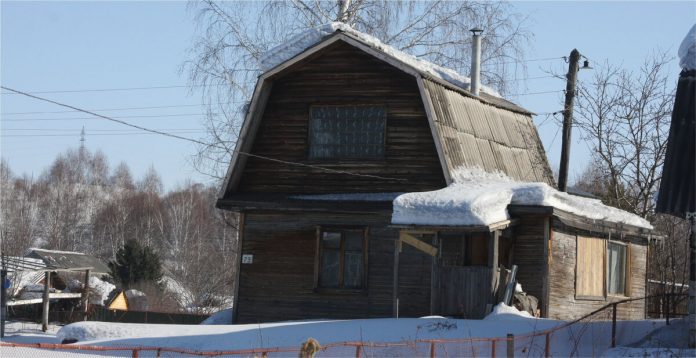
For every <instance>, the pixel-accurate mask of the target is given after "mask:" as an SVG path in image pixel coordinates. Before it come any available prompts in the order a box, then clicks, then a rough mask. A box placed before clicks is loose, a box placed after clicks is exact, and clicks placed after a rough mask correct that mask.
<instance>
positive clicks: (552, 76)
mask: <svg viewBox="0 0 696 358" xmlns="http://www.w3.org/2000/svg"><path fill="white" fill-rule="evenodd" d="M542 78H558V79H563V78H561V77H559V76H554V75H548V76H536V77H526V78H513V79H511V80H510V81H527V80H539V79H542Z"/></svg>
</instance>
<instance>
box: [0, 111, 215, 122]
mask: <svg viewBox="0 0 696 358" xmlns="http://www.w3.org/2000/svg"><path fill="white" fill-rule="evenodd" d="M78 112H79V111H78ZM211 114H213V115H215V114H218V113H211ZM202 115H203V114H201V113H180V114H152V115H136V116H119V117H111V118H160V117H189V116H202ZM84 119H93V117H66V118H12V119H3V120H2V121H3V122H24V121H74V120H84Z"/></svg>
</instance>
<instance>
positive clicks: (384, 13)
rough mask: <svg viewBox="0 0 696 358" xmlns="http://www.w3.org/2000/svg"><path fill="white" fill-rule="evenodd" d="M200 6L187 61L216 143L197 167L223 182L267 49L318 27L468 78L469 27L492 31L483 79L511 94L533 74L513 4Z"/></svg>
mask: <svg viewBox="0 0 696 358" xmlns="http://www.w3.org/2000/svg"><path fill="white" fill-rule="evenodd" d="M345 4H346V2H344V1H309V0H286V1H271V2H222V1H214V0H205V1H202V2H195V3H192V5H191V7H192V8H193V10H194V11H196V12H197V21H198V24H199V28H200V35H199V36H198V38H196V39H195V41H194V44H193V47H192V49H191V53H192V59H191V60H190V61H189V62H188V63H186V64H185V67H184V68H185V69H186V70H187V71H188V74H189V78H190V83H191V85H192V86H195V87H196V88H202V96H203V99H204V101H205V102H206V103H207V108H208V113H207V120H206V121H205V124H206V127H207V131H208V138H207V142H209V143H210V145H209V146H201V147H199V152H198V155H197V157H196V160H195V164H196V168H197V169H198V170H199V171H201V172H203V173H205V174H209V175H212V176H213V177H217V178H220V177H221V176H222V175H223V174H224V170H225V169H226V167H227V166H228V165H229V159H230V152H231V151H232V149H233V148H234V145H235V143H236V139H237V135H238V133H239V129H240V126H241V122H242V116H243V115H244V113H245V112H246V106H245V103H246V101H248V100H249V99H250V98H251V92H252V91H253V86H254V84H255V82H256V78H257V77H258V75H259V74H260V73H261V71H260V69H259V61H260V60H261V58H262V56H263V54H264V52H266V51H268V50H270V49H271V48H272V47H274V46H275V45H278V44H280V43H283V42H285V41H288V40H289V39H290V38H291V37H292V36H294V35H297V34H298V33H300V32H302V31H304V30H306V29H308V28H312V27H316V26H318V25H321V24H325V23H328V22H332V21H336V20H337V19H339V18H340V19H341V20H343V21H344V22H346V23H348V24H349V25H351V26H352V27H354V28H355V29H357V30H359V31H362V32H365V33H367V34H370V35H373V36H375V37H377V38H379V39H380V40H382V41H383V42H385V43H387V44H389V45H391V46H394V47H396V48H398V49H400V50H403V51H406V52H408V53H410V54H412V55H414V56H416V57H418V58H421V59H425V60H428V61H431V62H434V63H436V64H439V65H441V66H445V67H449V68H452V69H454V70H456V71H458V72H460V73H464V74H467V73H468V72H469V66H470V63H471V50H470V49H471V34H470V33H469V30H470V29H471V28H473V27H480V28H482V29H484V30H485V36H484V37H483V43H482V50H483V51H482V79H483V82H484V83H486V84H488V85H489V86H491V87H494V88H496V89H497V90H498V91H499V92H501V93H506V92H508V90H509V89H510V88H514V85H515V83H514V82H513V81H511V80H512V78H513V76H515V75H519V74H520V72H525V71H524V70H525V67H524V62H522V59H523V58H524V55H525V48H526V47H525V45H527V41H528V40H529V39H530V38H531V34H530V32H528V31H527V30H526V29H525V27H524V23H525V19H524V18H523V17H522V16H521V15H519V14H518V13H516V12H514V9H513V8H512V6H511V5H510V4H508V3H501V2H488V1H441V0H438V1H430V2H415V1H412V2H404V1H387V0H353V1H350V2H349V3H348V7H347V8H345V9H344V10H345V11H344V12H343V13H341V6H342V5H345Z"/></svg>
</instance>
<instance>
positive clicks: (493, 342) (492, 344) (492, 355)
mask: <svg viewBox="0 0 696 358" xmlns="http://www.w3.org/2000/svg"><path fill="white" fill-rule="evenodd" d="M491 357H493V358H495V338H493V339H492V340H491Z"/></svg>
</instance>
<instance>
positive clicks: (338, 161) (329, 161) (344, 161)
mask: <svg viewBox="0 0 696 358" xmlns="http://www.w3.org/2000/svg"><path fill="white" fill-rule="evenodd" d="M305 162H306V163H307V164H317V165H319V164H321V165H324V166H331V165H336V166H339V165H354V164H384V163H386V162H387V158H354V159H351V158H326V159H316V158H308V159H306V160H305Z"/></svg>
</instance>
